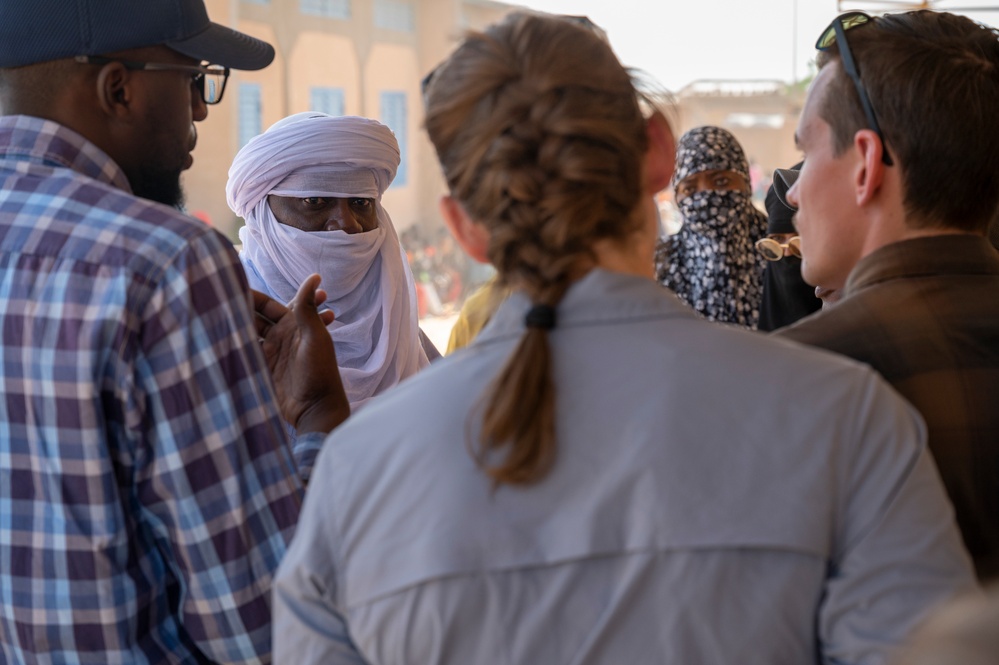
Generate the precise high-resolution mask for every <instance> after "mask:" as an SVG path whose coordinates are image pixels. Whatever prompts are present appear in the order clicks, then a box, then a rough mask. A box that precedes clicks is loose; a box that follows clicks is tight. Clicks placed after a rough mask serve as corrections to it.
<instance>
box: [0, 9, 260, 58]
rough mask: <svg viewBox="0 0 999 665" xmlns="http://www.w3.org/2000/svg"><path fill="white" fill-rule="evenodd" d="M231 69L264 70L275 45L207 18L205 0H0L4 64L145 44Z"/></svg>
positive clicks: (0, 50) (0, 55)
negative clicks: (158, 46) (165, 48)
mask: <svg viewBox="0 0 999 665" xmlns="http://www.w3.org/2000/svg"><path fill="white" fill-rule="evenodd" d="M160 44H162V45H164V46H167V47H169V48H171V49H173V50H174V51H177V52H178V53H181V54H183V55H186V56H189V57H191V58H195V59H196V60H202V61H207V62H209V63H211V64H215V65H223V66H225V67H231V68H232V69H263V68H264V67H266V66H267V65H269V64H271V61H272V60H274V47H272V46H271V45H270V44H268V43H267V42H265V41H261V40H259V39H256V38H254V37H250V36H249V35H246V34H243V33H242V32H237V31H236V30H232V29H230V28H227V27H225V26H222V25H219V24H218V23H212V22H211V21H209V20H208V11H207V10H206V9H205V3H204V1H203V0H0V67H21V66H23V65H33V64H36V63H39V62H47V61H49V60H58V59H61V58H72V57H73V56H77V55H106V54H108V53H113V52H115V51H124V50H127V49H134V48H141V47H144V46H157V45H160Z"/></svg>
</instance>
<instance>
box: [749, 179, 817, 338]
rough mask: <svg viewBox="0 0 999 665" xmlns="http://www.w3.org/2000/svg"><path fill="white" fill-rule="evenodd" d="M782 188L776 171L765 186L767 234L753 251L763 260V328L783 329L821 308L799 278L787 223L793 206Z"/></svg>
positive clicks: (794, 236) (797, 253)
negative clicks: (765, 264) (769, 182)
mask: <svg viewBox="0 0 999 665" xmlns="http://www.w3.org/2000/svg"><path fill="white" fill-rule="evenodd" d="M800 167H801V164H797V165H795V166H794V167H793V168H800ZM786 191H787V185H786V184H785V183H784V182H783V181H782V180H781V176H780V171H779V170H778V171H777V172H775V173H774V181H773V184H771V185H770V187H769V188H768V189H767V198H766V206H767V236H766V238H764V239H762V240H758V241H757V242H756V249H757V251H758V252H759V253H760V255H761V256H763V258H765V259H766V260H767V267H766V270H765V271H764V273H763V299H762V302H761V303H760V325H759V329H760V330H763V331H771V330H776V329H777V328H783V327H784V326H787V325H790V324H792V323H794V322H795V321H797V320H798V319H803V318H804V317H806V316H808V315H809V314H812V313H814V312H817V311H818V310H819V309H821V308H822V301H821V300H820V299H819V298H817V297H816V295H815V287H812V286H809V285H808V284H806V283H805V280H803V279H802V278H801V247H800V244H799V243H800V239H799V238H798V232H797V231H795V230H794V224H793V223H792V222H791V219H792V218H793V217H794V209H793V208H791V207H790V206H789V205H787V202H786V201H785V199H784V198H783V192H786Z"/></svg>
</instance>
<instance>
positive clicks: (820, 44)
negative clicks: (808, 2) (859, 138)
mask: <svg viewBox="0 0 999 665" xmlns="http://www.w3.org/2000/svg"><path fill="white" fill-rule="evenodd" d="M873 20H874V19H873V18H872V17H871V16H869V15H867V14H865V13H864V12H848V13H846V14H841V15H840V16H837V17H836V18H835V19H833V22H832V23H830V24H829V27H828V28H826V29H825V30H824V31H823V32H822V36H821V37H819V40H818V41H817V42H815V48H816V49H818V50H820V51H825V50H827V49H828V48H829V47H830V46H832V45H833V44H836V45H837V46H838V47H839V54H840V59H841V60H842V62H843V71H845V72H846V74H847V76H849V77H850V78H851V79H853V85H854V86H855V87H856V88H857V96H859V97H860V105H861V106H862V107H864V115H865V116H867V124H868V126H869V129H873V130H874V133H875V134H877V135H878V138H879V139H881V148H882V149H881V161H882V162H884V163H885V165H886V166H892V165H893V164H894V162H892V159H891V155H889V154H888V144H887V143H886V142H885V136H884V134H883V133H882V132H881V125H879V124H878V118H877V116H875V115H874V107H873V106H871V98H870V97H869V96H868V95H867V89H866V88H864V82H863V81H861V80H860V70H858V69H857V63H856V62H855V61H854V59H853V52H852V51H851V50H850V43H849V42H847V41H846V31H847V30H850V29H852V28H856V27H857V26H860V25H866V24H867V23H870V22H872V21H873Z"/></svg>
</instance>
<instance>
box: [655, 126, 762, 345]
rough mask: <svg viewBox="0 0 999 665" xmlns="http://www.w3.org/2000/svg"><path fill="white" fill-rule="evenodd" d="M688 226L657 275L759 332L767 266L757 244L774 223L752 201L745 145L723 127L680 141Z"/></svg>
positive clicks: (664, 244)
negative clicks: (758, 325)
mask: <svg viewBox="0 0 999 665" xmlns="http://www.w3.org/2000/svg"><path fill="white" fill-rule="evenodd" d="M673 187H674V194H675V197H674V198H675V201H676V205H677V207H678V208H679V210H680V213H681V215H682V216H683V227H682V228H681V229H680V231H679V232H678V233H677V234H676V235H673V236H670V237H668V238H664V239H663V240H662V241H661V242H660V244H659V247H658V249H657V251H656V275H657V276H658V279H659V282H660V283H661V284H663V285H664V286H666V287H668V288H670V289H672V290H673V291H674V292H676V294H677V295H678V296H679V297H680V298H682V299H683V300H685V301H686V302H688V303H689V304H690V306H691V307H693V308H694V309H695V310H697V311H698V312H699V313H700V314H702V315H703V316H704V317H706V318H708V319H710V320H712V321H721V322H724V323H734V324H737V325H740V326H744V327H746V328H750V329H756V327H757V324H758V322H759V317H760V301H761V298H762V293H763V269H764V264H765V261H764V259H763V258H762V257H761V256H760V255H759V254H758V253H757V251H756V249H755V248H754V244H755V243H756V241H757V240H759V239H760V238H762V237H764V236H765V235H766V232H767V218H766V215H764V214H763V213H762V212H760V211H759V210H757V209H756V207H755V206H753V203H752V201H751V199H750V191H751V190H750V184H749V164H748V162H747V161H746V155H745V153H744V152H743V150H742V146H741V145H739V142H738V141H737V140H736V138H735V137H734V136H732V134H731V133H729V132H728V131H726V130H724V129H722V128H721V127H711V126H708V127H698V128H696V129H692V130H690V131H689V132H687V133H686V134H684V135H683V136H682V137H681V138H680V142H679V144H678V146H677V155H676V175H675V176H674V177H673Z"/></svg>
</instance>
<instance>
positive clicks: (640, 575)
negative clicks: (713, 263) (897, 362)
mask: <svg viewBox="0 0 999 665" xmlns="http://www.w3.org/2000/svg"><path fill="white" fill-rule="evenodd" d="M528 306H529V304H528V302H527V301H526V299H525V298H523V297H522V296H521V295H519V294H515V295H514V296H513V297H512V298H511V299H510V300H509V301H508V302H507V303H506V304H505V305H504V306H503V307H502V308H501V309H500V310H499V311H498V312H497V314H496V315H495V317H494V318H493V320H492V321H491V322H490V324H489V325H488V326H487V327H486V328H485V329H484V330H483V332H482V334H481V335H480V336H479V338H478V339H477V340H476V341H475V342H474V343H473V344H472V345H471V346H469V347H468V348H466V349H464V350H462V351H460V352H458V353H456V354H454V355H453V356H449V357H447V358H445V359H444V360H442V361H441V362H440V363H437V364H436V365H435V366H433V367H431V368H429V369H427V370H425V371H424V372H422V373H421V374H419V375H417V376H416V377H414V378H412V379H409V380H407V381H405V382H403V383H402V384H401V385H400V386H399V387H398V388H396V389H393V390H392V391H390V392H388V393H386V394H385V395H383V396H381V397H379V398H378V399H376V400H375V401H373V402H372V403H371V404H370V405H369V406H368V407H366V408H365V410H364V411H363V412H361V413H359V414H358V415H357V416H356V417H352V418H351V419H350V420H348V422H347V423H346V424H344V425H343V426H342V427H341V428H340V429H338V430H337V431H336V432H335V433H333V434H332V435H331V436H330V438H329V439H328V440H327V442H326V444H325V447H324V449H323V451H322V452H321V454H320V457H319V459H318V461H317V465H316V468H315V471H314V473H313V477H312V484H311V485H310V487H309V490H308V493H307V497H306V501H305V507H304V510H303V513H302V518H301V521H300V522H299V526H298V531H297V534H296V536H295V538H294V541H293V543H292V545H291V548H290V550H289V552H288V554H287V556H286V557H285V559H284V561H283V563H282V565H281V567H280V570H279V573H278V579H277V583H276V588H275V627H274V631H275V636H274V637H275V642H274V644H275V653H276V657H277V662H279V663H296V664H302V663H334V664H335V663H421V664H430V663H441V664H444V663H448V664H450V663H454V664H459V663H460V664H462V665H467V664H472V663H475V664H478V663H489V664H496V665H499V664H507V663H509V664H513V663H521V664H534V663H545V664H546V665H547V664H557V663H567V664H568V663H573V664H583V663H587V664H589V663H592V664H597V663H684V664H687V663H695V664H696V663H735V662H738V663H761V664H763V663H766V664H768V665H774V664H779V663H814V662H819V661H821V662H828V663H841V662H842V663H880V662H883V661H884V660H885V659H886V656H887V651H888V650H889V649H890V647H891V646H892V645H894V644H896V643H898V642H899V641H901V640H902V639H903V638H904V637H906V636H907V635H908V634H909V632H910V631H911V630H912V628H913V626H914V625H915V624H916V623H917V622H918V621H919V620H920V619H921V618H922V617H923V616H924V615H925V614H926V613H927V611H928V610H929V609H931V608H932V607H933V606H934V605H936V604H937V603H938V602H940V601H942V600H945V599H948V598H950V597H952V596H953V595H954V594H955V593H957V592H959V591H962V590H966V589H968V588H972V587H973V585H974V582H973V577H972V574H971V569H970V563H969V561H968V557H967V554H966V553H965V551H964V550H963V548H962V545H961V543H960V540H959V537H958V534H957V531H956V529H955V526H954V520H953V512H952V509H951V507H950V505H949V503H948V502H947V500H946V499H945V496H944V493H943V490H942V488H941V484H940V481H939V478H938V476H937V474H936V471H935V469H934V467H933V465H932V463H931V462H930V459H929V457H928V456H927V451H926V446H925V429H924V427H923V424H922V421H921V420H920V418H919V416H918V415H917V414H916V413H915V411H914V410H913V409H912V408H911V407H910V406H909V405H908V404H907V403H905V402H904V401H903V400H902V399H901V398H900V397H898V395H897V394H896V393H894V392H893V391H892V390H891V389H890V388H889V387H888V386H887V385H886V384H885V383H884V382H882V380H881V379H880V378H878V377H877V376H876V375H875V374H874V373H873V372H872V371H870V370H869V369H867V368H865V367H863V366H861V365H859V364H857V363H855V362H853V361H851V360H848V359H845V358H841V357H838V356H833V355H831V354H827V353H824V352H821V351H816V350H810V349H806V348H804V347H800V346H797V345H795V344H792V343H788V342H783V341H780V340H775V339H771V338H767V337H764V336H761V335H757V334H754V333H749V332H745V331H741V330H736V329H732V328H728V327H725V326H722V325H719V324H713V323H709V322H706V321H703V320H700V319H699V318H697V317H696V316H695V315H694V314H693V312H692V311H691V310H690V309H688V308H687V307H686V306H684V305H681V304H680V303H679V301H677V300H676V298H675V297H674V296H672V295H671V294H669V293H668V292H667V291H666V290H665V289H662V288H661V287H659V286H658V285H656V284H655V283H654V282H652V281H650V280H644V279H641V278H637V277H633V276H628V275H623V274H616V273H609V272H605V271H602V270H595V271H593V272H591V273H590V274H589V275H587V276H586V277H585V278H584V279H583V280H581V281H580V282H578V283H576V284H575V285H574V286H573V287H572V288H571V289H570V291H569V292H568V294H567V295H566V297H565V299H564V300H563V302H562V303H561V304H560V305H559V307H558V325H557V327H556V328H555V329H554V330H553V331H551V333H550V334H549V339H550V345H551V350H552V356H553V380H554V383H555V388H556V391H557V404H556V410H557V426H556V427H557V438H558V446H559V448H558V458H557V461H556V464H555V467H554V469H553V470H552V472H551V474H550V475H549V476H547V477H546V478H545V479H544V480H543V481H541V482H539V483H537V484H535V485H531V486H529V487H510V486H503V487H500V488H499V489H497V490H496V491H493V490H492V488H491V484H490V481H489V480H488V479H487V478H486V476H485V475H484V474H483V473H482V472H481V471H480V470H479V469H478V468H477V467H476V466H475V464H474V462H473V460H472V458H471V456H470V455H469V452H468V450H467V443H466V434H470V435H471V436H472V437H473V438H472V440H473V441H474V440H475V438H474V437H475V435H476V433H477V432H478V419H477V418H476V417H475V416H474V415H472V416H470V414H475V413H479V411H477V409H479V408H480V407H481V404H480V402H479V400H480V398H481V397H482V396H483V393H484V391H485V390H486V389H487V386H488V384H489V382H490V381H491V379H492V378H493V377H494V376H496V374H497V373H498V372H499V370H500V368H501V367H502V365H503V363H504V362H505V361H506V360H507V358H508V357H509V356H510V354H511V353H512V352H513V351H514V348H515V346H516V344H517V342H518V340H519V339H520V337H521V335H522V334H523V318H524V313H525V311H526V310H527V308H528Z"/></svg>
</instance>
